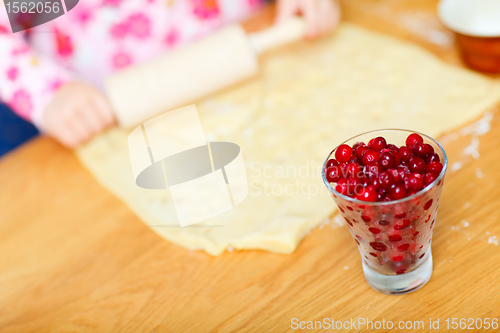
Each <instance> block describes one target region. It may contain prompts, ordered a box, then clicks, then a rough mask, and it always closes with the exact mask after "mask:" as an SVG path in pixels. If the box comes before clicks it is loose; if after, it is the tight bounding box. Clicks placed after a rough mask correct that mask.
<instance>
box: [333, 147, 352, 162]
mask: <svg viewBox="0 0 500 333" xmlns="http://www.w3.org/2000/svg"><path fill="white" fill-rule="evenodd" d="M351 155H352V148H351V147H349V146H348V145H345V144H342V145H340V146H339V147H338V148H337V150H335V158H336V159H337V161H339V162H348V161H349V159H350V158H351Z"/></svg>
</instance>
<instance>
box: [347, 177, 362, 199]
mask: <svg viewBox="0 0 500 333" xmlns="http://www.w3.org/2000/svg"><path fill="white" fill-rule="evenodd" d="M362 188H363V184H361V183H360V181H359V180H358V179H357V178H347V193H348V195H349V196H351V195H356V194H357V193H358V192H360V191H361V189H362Z"/></svg>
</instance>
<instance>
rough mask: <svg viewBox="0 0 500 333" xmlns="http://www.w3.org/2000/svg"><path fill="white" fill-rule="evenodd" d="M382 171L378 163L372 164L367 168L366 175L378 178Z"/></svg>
mask: <svg viewBox="0 0 500 333" xmlns="http://www.w3.org/2000/svg"><path fill="white" fill-rule="evenodd" d="M380 171H381V170H380V165H379V164H378V163H377V162H370V163H368V164H367V165H366V166H365V173H367V174H368V176H370V177H378V174H379V173H380Z"/></svg>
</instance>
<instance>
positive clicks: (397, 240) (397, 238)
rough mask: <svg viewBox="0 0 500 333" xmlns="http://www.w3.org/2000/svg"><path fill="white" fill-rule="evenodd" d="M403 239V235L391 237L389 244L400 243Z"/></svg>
mask: <svg viewBox="0 0 500 333" xmlns="http://www.w3.org/2000/svg"><path fill="white" fill-rule="evenodd" d="M402 239H403V237H401V235H398V234H395V235H389V242H391V243H396V242H399V241H400V240H402Z"/></svg>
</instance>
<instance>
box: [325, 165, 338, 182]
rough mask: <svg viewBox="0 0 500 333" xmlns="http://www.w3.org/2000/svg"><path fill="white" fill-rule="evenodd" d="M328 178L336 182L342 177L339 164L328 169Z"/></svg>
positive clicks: (329, 180)
mask: <svg viewBox="0 0 500 333" xmlns="http://www.w3.org/2000/svg"><path fill="white" fill-rule="evenodd" d="M325 173H326V180H327V181H328V182H329V183H335V182H337V181H338V180H339V179H340V176H341V175H340V168H339V167H338V166H332V167H329V168H327V169H326V172H325Z"/></svg>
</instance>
